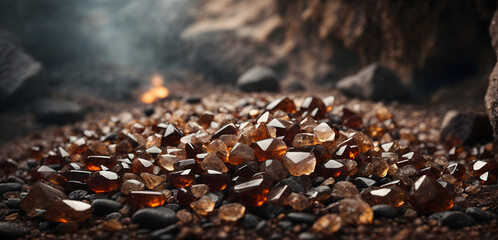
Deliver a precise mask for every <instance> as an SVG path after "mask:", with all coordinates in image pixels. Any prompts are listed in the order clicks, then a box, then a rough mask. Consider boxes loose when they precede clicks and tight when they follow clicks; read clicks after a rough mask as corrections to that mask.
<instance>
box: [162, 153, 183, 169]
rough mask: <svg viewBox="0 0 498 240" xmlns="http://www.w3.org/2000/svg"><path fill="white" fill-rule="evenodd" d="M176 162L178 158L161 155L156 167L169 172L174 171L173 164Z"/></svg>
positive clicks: (170, 155)
mask: <svg viewBox="0 0 498 240" xmlns="http://www.w3.org/2000/svg"><path fill="white" fill-rule="evenodd" d="M178 160H179V159H178V157H177V156H175V155H172V154H163V155H161V156H160V157H159V160H158V165H159V166H160V167H161V168H163V169H165V170H167V171H170V172H171V171H174V170H175V169H174V167H173V164H174V163H175V162H176V161H178Z"/></svg>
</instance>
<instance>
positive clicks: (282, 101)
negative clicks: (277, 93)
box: [266, 97, 296, 113]
mask: <svg viewBox="0 0 498 240" xmlns="http://www.w3.org/2000/svg"><path fill="white" fill-rule="evenodd" d="M266 110H267V111H269V112H270V113H274V112H276V111H277V110H282V111H284V112H287V113H295V112H296V104H295V103H294V101H292V100H291V99H290V98H288V97H281V98H279V99H276V100H274V101H272V102H271V103H269V104H268V105H267V106H266Z"/></svg>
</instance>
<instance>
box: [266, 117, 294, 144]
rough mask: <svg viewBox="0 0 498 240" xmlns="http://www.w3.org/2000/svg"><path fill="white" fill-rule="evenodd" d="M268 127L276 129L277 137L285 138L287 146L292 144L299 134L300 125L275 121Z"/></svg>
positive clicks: (285, 121) (279, 120)
mask: <svg viewBox="0 0 498 240" xmlns="http://www.w3.org/2000/svg"><path fill="white" fill-rule="evenodd" d="M267 127H268V128H269V129H270V128H273V129H275V133H276V137H283V139H282V140H283V141H284V142H285V143H286V144H289V145H290V144H291V143H292V140H294V137H295V136H296V134H297V133H299V124H298V123H296V122H292V121H287V120H282V119H273V120H271V121H270V122H268V124H267Z"/></svg>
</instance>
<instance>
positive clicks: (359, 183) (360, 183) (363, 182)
mask: <svg viewBox="0 0 498 240" xmlns="http://www.w3.org/2000/svg"><path fill="white" fill-rule="evenodd" d="M353 184H354V185H355V186H356V187H358V188H367V187H371V186H374V185H376V184H377V181H375V180H373V179H370V178H365V177H357V178H355V179H354V181H353Z"/></svg>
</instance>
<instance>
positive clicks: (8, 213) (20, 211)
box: [7, 208, 22, 215]
mask: <svg viewBox="0 0 498 240" xmlns="http://www.w3.org/2000/svg"><path fill="white" fill-rule="evenodd" d="M13 213H22V210H21V209H19V208H17V209H9V211H7V215H10V214H13Z"/></svg>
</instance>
